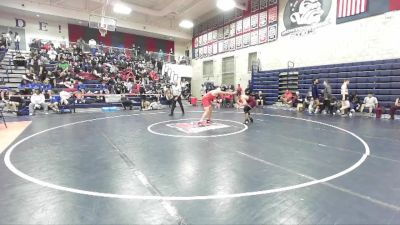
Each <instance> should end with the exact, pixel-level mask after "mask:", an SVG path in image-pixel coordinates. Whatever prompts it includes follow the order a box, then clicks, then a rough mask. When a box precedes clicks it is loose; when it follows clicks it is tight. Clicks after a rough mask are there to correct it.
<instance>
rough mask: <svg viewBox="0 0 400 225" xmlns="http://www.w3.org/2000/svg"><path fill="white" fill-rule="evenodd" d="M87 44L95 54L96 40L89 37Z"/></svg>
mask: <svg viewBox="0 0 400 225" xmlns="http://www.w3.org/2000/svg"><path fill="white" fill-rule="evenodd" d="M88 44H89V47H90V51H91V53H92V55H95V54H96V51H97V48H96V44H97V42H96V41H95V40H94V39H90V40H89V43H88Z"/></svg>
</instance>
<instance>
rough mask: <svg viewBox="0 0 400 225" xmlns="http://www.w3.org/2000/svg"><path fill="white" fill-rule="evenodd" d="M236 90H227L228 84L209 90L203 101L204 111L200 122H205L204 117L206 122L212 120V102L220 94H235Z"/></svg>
mask: <svg viewBox="0 0 400 225" xmlns="http://www.w3.org/2000/svg"><path fill="white" fill-rule="evenodd" d="M234 94H235V92H233V91H226V86H224V85H222V86H221V87H219V88H217V89H215V90H212V91H209V92H208V93H207V94H206V95H204V96H203V98H202V99H201V102H202V103H203V107H204V113H203V115H202V117H201V119H200V121H199V124H203V123H204V119H207V120H206V123H210V122H211V114H212V102H213V101H214V99H216V98H217V97H218V96H219V95H234Z"/></svg>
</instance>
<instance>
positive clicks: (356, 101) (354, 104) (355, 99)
mask: <svg viewBox="0 0 400 225" xmlns="http://www.w3.org/2000/svg"><path fill="white" fill-rule="evenodd" d="M349 101H350V111H351V112H352V113H354V112H356V111H357V112H359V111H360V108H361V105H362V102H361V100H360V97H359V96H358V95H357V93H356V92H353V93H351V94H350V96H349Z"/></svg>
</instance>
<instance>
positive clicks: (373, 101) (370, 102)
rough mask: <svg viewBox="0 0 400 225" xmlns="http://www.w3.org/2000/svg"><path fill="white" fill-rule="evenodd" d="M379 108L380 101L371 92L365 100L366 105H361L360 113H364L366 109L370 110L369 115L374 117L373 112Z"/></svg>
mask: <svg viewBox="0 0 400 225" xmlns="http://www.w3.org/2000/svg"><path fill="white" fill-rule="evenodd" d="M377 107H378V99H377V98H376V97H375V96H374V95H373V94H372V93H371V92H370V93H368V95H367V96H366V97H365V98H364V103H363V104H362V105H361V109H360V112H361V113H364V109H365V108H368V111H369V115H370V116H371V115H372V110H374V109H376V108H377Z"/></svg>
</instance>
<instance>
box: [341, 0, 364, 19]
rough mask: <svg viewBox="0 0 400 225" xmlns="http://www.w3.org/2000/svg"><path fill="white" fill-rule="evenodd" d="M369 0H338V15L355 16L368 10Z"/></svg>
mask: <svg viewBox="0 0 400 225" xmlns="http://www.w3.org/2000/svg"><path fill="white" fill-rule="evenodd" d="M367 6H368V0H337V17H338V18H343V17H348V16H354V15H357V14H360V13H363V12H366V11H367Z"/></svg>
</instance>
